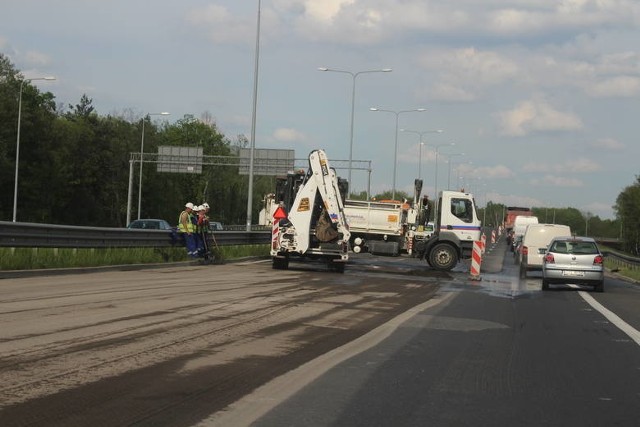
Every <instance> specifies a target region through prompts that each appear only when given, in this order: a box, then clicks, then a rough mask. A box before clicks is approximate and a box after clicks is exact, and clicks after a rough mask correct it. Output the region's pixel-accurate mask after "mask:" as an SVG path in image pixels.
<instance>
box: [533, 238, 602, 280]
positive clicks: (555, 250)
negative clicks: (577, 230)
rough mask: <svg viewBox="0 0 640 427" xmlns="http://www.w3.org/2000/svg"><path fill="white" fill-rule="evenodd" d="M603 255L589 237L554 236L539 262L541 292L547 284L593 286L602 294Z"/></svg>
mask: <svg viewBox="0 0 640 427" xmlns="http://www.w3.org/2000/svg"><path fill="white" fill-rule="evenodd" d="M603 261H604V256H603V255H602V252H600V249H599V248H598V245H597V244H596V241H595V240H594V239H592V238H590V237H556V238H554V239H553V240H551V243H550V244H549V249H548V250H547V252H546V254H545V256H544V259H543V263H542V289H543V290H547V289H549V284H551V283H565V284H576V285H593V287H594V290H595V291H596V292H603V291H604V265H603Z"/></svg>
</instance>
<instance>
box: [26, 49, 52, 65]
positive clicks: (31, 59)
mask: <svg viewBox="0 0 640 427" xmlns="http://www.w3.org/2000/svg"><path fill="white" fill-rule="evenodd" d="M24 62H25V63H26V64H28V65H32V66H36V67H37V66H42V65H50V64H51V58H50V57H49V55H46V54H44V53H41V52H36V51H33V50H31V51H29V52H27V53H26V54H25V55H24Z"/></svg>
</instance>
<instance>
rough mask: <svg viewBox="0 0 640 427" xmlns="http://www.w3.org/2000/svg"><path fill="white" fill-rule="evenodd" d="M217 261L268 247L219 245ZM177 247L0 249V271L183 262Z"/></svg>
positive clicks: (263, 251) (261, 252)
mask: <svg viewBox="0 0 640 427" xmlns="http://www.w3.org/2000/svg"><path fill="white" fill-rule="evenodd" d="M214 254H215V255H216V257H217V258H218V259H220V258H221V259H223V260H231V259H237V258H243V257H249V256H266V255H268V254H269V245H239V246H220V247H218V248H217V249H215V250H214ZM188 259H189V258H187V254H186V252H185V249H184V248H182V247H180V248H104V249H97V248H96V249H63V248H0V270H35V269H43V268H77V267H99V266H108V265H127V264H154V263H163V262H177V261H187V260H188Z"/></svg>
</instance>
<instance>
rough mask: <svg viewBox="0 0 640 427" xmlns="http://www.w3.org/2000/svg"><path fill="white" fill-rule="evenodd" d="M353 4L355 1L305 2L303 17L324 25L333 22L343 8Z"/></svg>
mask: <svg viewBox="0 0 640 427" xmlns="http://www.w3.org/2000/svg"><path fill="white" fill-rule="evenodd" d="M353 3H355V0H321V1H317V0H306V1H304V2H303V4H304V10H305V16H307V17H309V18H310V19H313V20H316V21H321V22H326V23H330V22H331V21H333V20H334V19H335V18H336V16H337V15H338V14H339V13H340V11H341V10H342V9H343V7H345V6H348V5H352V4H353Z"/></svg>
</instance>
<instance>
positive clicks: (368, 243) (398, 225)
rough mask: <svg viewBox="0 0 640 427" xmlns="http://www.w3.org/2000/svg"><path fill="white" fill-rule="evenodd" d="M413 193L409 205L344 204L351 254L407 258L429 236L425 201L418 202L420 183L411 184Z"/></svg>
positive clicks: (402, 202) (427, 206)
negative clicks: (404, 256)
mask: <svg viewBox="0 0 640 427" xmlns="http://www.w3.org/2000/svg"><path fill="white" fill-rule="evenodd" d="M414 189H415V191H414V197H413V201H406V200H405V201H400V200H381V201H363V200H346V201H345V208H344V210H345V215H346V216H347V223H348V224H349V231H350V232H351V247H352V248H353V252H355V253H360V252H369V253H372V254H376V255H392V256H397V255H400V254H401V253H407V254H409V255H411V253H412V251H413V246H414V245H415V243H416V242H417V241H418V240H423V239H425V238H427V237H428V236H430V235H431V231H429V230H428V226H427V225H428V222H427V221H428V217H429V212H428V209H429V203H428V198H427V197H425V198H423V199H421V198H420V193H421V192H422V180H421V179H416V180H415V183H414Z"/></svg>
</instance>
